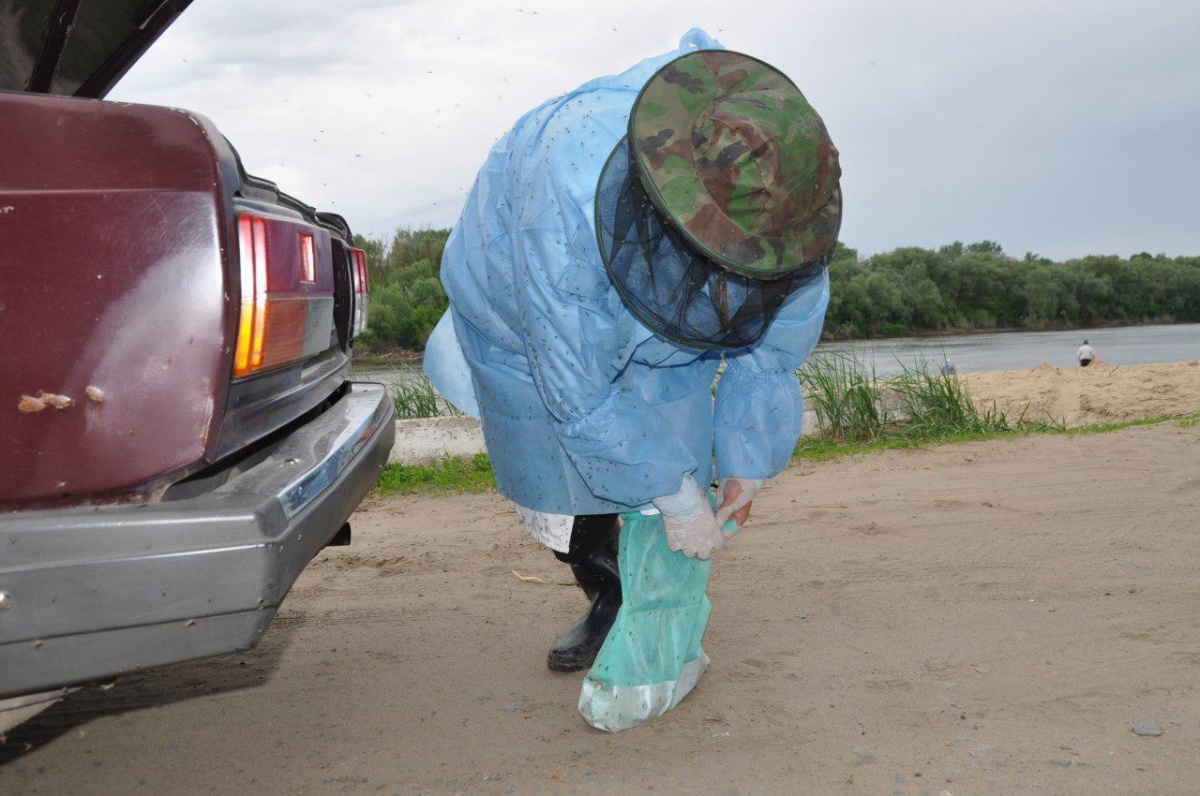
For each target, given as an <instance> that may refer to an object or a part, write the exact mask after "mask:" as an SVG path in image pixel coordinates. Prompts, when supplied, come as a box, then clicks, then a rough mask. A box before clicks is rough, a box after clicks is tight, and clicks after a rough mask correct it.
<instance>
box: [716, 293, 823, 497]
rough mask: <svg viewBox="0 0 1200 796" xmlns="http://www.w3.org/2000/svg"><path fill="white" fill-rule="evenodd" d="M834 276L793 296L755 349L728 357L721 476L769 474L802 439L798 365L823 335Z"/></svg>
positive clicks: (722, 388)
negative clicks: (830, 284)
mask: <svg viewBox="0 0 1200 796" xmlns="http://www.w3.org/2000/svg"><path fill="white" fill-rule="evenodd" d="M828 303H829V274H828V272H825V273H823V274H822V275H821V277H820V278H819V279H816V280H814V281H813V282H811V283H809V284H808V285H806V286H805V287H804V288H802V289H801V290H799V291H797V292H796V293H795V294H793V295H792V296H790V297H789V298H788V300H787V301H786V302H784V305H783V306H782V307H780V309H779V314H778V315H777V316H776V317H775V320H774V321H773V322H772V323H771V326H770V327H769V328H768V329H767V332H766V334H764V335H763V336H762V338H761V339H760V340H759V341H758V342H757V343H755V344H754V345H753V346H752V347H750V348H747V349H742V350H740V351H736V352H732V353H730V354H728V355H726V358H725V361H726V367H725V372H724V373H723V374H722V376H721V380H720V382H719V383H718V385H717V396H716V414H715V417H714V424H713V437H714V445H715V449H716V465H717V466H716V475H717V478H726V477H739V478H770V477H771V476H773V475H776V474H777V473H779V472H781V471H782V470H783V469H784V468H786V467H787V465H788V461H789V460H790V459H791V456H792V451H793V450H794V449H795V447H796V442H797V440H799V439H800V430H801V419H802V416H803V408H804V403H803V397H802V395H801V392H800V380H799V379H798V378H797V376H796V373H795V371H796V369H797V368H799V367H800V366H801V365H802V364H804V360H805V359H807V358H808V355H809V354H811V353H812V351H813V349H814V348H815V347H816V345H817V341H818V340H819V339H820V337H821V324H822V323H823V322H824V319H825V306H826V305H827V304H828Z"/></svg>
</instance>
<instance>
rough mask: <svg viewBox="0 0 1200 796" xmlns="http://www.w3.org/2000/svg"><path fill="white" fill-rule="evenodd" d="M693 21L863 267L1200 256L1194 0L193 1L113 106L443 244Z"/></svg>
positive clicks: (1199, 88)
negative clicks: (807, 123)
mask: <svg viewBox="0 0 1200 796" xmlns="http://www.w3.org/2000/svg"><path fill="white" fill-rule="evenodd" d="M691 27H701V28H704V29H705V30H707V31H708V32H709V33H710V34H711V35H713V36H715V37H716V38H718V39H720V40H721V42H722V43H723V44H724V45H725V46H726V47H728V48H730V49H734V50H740V51H742V52H746V53H749V54H751V55H754V56H756V57H758V58H761V59H763V60H765V61H767V62H768V63H771V64H773V65H774V66H776V67H778V68H779V69H780V70H782V71H783V72H785V73H787V74H788V75H789V76H790V77H791V78H792V79H793V80H794V81H795V82H796V83H797V85H799V86H800V89H801V90H802V91H803V92H804V93H805V95H806V96H807V97H808V98H809V100H810V102H812V104H813V105H814V107H816V108H817V110H818V112H820V113H821V115H822V116H823V117H824V119H825V123H826V125H827V127H828V128H829V131H830V134H831V136H832V137H833V140H834V142H835V143H836V144H837V146H838V148H839V150H840V151H841V155H842V168H843V172H844V175H843V180H842V185H843V191H844V194H845V221H844V223H843V226H842V240H843V241H844V242H845V243H846V244H848V245H850V246H853V247H855V248H857V249H859V251H860V252H861V253H863V254H871V253H875V252H879V251H888V250H891V249H894V248H896V247H899V246H913V245H915V246H926V247H936V246H939V245H942V244H945V243H949V242H952V241H955V240H961V241H964V242H972V241H977V240H984V239H987V240H994V241H997V242H999V243H1001V244H1002V245H1003V246H1004V248H1005V250H1006V251H1007V252H1009V253H1010V254H1012V255H1014V256H1018V257H1019V256H1021V255H1023V254H1024V253H1025V252H1026V251H1033V252H1036V253H1038V254H1041V255H1044V256H1047V257H1051V258H1054V259H1056V260H1063V259H1069V258H1071V257H1077V256H1082V255H1085V254H1096V253H1113V254H1119V255H1122V256H1128V255H1130V254H1132V253H1135V252H1139V251H1143V250H1148V251H1150V252H1165V253H1166V254H1169V255H1180V254H1188V255H1200V2H1198V1H1197V0H1139V2H1133V1H1132V0H1004V2H996V0H988V1H987V2H977V1H976V0H919V1H916V2H907V3H900V2H890V1H887V0H837V1H836V2H835V1H834V0H828V1H827V2H815V1H814V2H783V1H782V0H778V1H777V0H759V2H740V1H739V2H736V3H735V2H732V1H731V0H730V1H729V2H716V1H715V0H688V1H687V2H674V1H673V0H672V1H670V2H647V0H639V1H638V2H633V1H632V0H603V1H602V2H586V3H584V2H576V1H575V0H557V2H552V1H551V0H516V2H511V3H509V2H485V1H484V0H437V2H432V1H431V0H338V2H329V0H321V1H320V2H318V1H317V0H194V2H193V4H192V6H191V7H190V8H189V9H188V10H187V11H185V12H184V14H183V16H182V17H181V18H180V19H179V21H177V22H176V23H175V25H174V26H173V27H172V28H171V29H169V30H168V31H167V32H166V33H165V34H164V35H163V37H162V38H161V39H160V40H159V42H158V43H157V44H156V45H155V46H154V47H153V48H152V49H151V50H150V52H149V53H147V55H146V56H145V57H144V58H143V59H142V61H141V62H140V63H139V64H138V65H137V66H135V67H134V69H133V70H132V71H131V72H130V73H129V74H128V75H127V76H126V77H125V79H124V80H123V81H122V82H121V83H120V84H119V85H118V87H117V88H116V90H114V91H113V93H112V94H111V95H110V99H120V100H125V101H131V102H147V103H154V104H160V105H171V106H176V107H182V108H187V109H189V110H193V111H196V112H199V113H202V114H204V115H206V116H208V117H210V118H211V119H212V120H213V121H214V122H216V124H217V126H218V128H219V129H220V130H221V131H222V132H223V133H224V134H225V135H226V136H227V137H228V138H229V139H230V140H231V141H232V142H233V144H234V146H235V147H237V149H238V151H239V152H240V153H241V155H242V158H243V161H244V162H245V164H246V167H247V169H248V170H250V171H251V172H252V173H254V174H257V175H258V176H261V177H265V178H267V179H271V180H274V181H275V182H276V183H278V184H279V186H280V187H281V188H282V189H283V190H285V191H287V192H288V193H291V194H293V195H295V196H297V197H298V198H300V199H302V200H303V201H305V202H308V203H309V204H313V205H316V206H317V207H318V208H320V209H327V210H333V211H336V212H339V213H341V214H342V215H344V216H346V218H347V219H348V220H349V222H350V225H351V227H352V228H353V229H354V230H355V231H356V232H360V233H363V234H368V235H372V236H375V237H385V236H386V237H390V235H391V233H392V231H393V230H394V229H395V228H396V227H397V226H401V225H407V226H413V227H419V226H434V227H449V226H452V225H453V224H454V222H455V220H456V219H457V217H458V212H459V209H460V206H461V204H462V201H463V199H464V198H465V196H466V191H467V190H468V189H469V188H470V186H471V184H472V182H473V180H474V177H475V172H476V171H477V169H478V168H479V166H480V165H481V163H482V162H483V159H484V157H485V156H486V154H487V150H488V148H489V147H490V146H491V144H492V143H493V142H494V141H495V140H496V139H497V138H498V137H499V136H500V135H501V134H502V133H504V132H505V131H506V130H507V129H508V128H509V127H510V126H511V125H512V123H513V122H514V121H515V120H516V119H517V117H519V116H520V115H521V114H522V113H523V112H525V111H526V110H528V109H529V108H530V107H532V106H534V105H535V104H537V103H539V102H540V101H542V100H543V99H546V98H547V97H550V96H553V95H555V94H559V93H562V92H564V91H567V90H569V89H571V88H574V87H575V86H576V85H578V84H580V83H582V82H584V81H586V80H589V79H591V78H593V77H596V76H598V75H603V74H611V73H614V72H619V71H622V70H624V69H625V68H627V67H628V66H630V65H632V64H634V63H636V62H637V61H638V60H640V59H641V58H643V57H646V56H649V55H653V54H657V53H661V52H664V51H666V50H669V49H672V48H673V47H674V46H675V45H676V44H677V43H678V40H679V37H680V36H681V35H682V34H683V33H684V32H686V31H687V30H688V29H689V28H691Z"/></svg>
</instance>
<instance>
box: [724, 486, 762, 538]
mask: <svg viewBox="0 0 1200 796" xmlns="http://www.w3.org/2000/svg"><path fill="white" fill-rule="evenodd" d="M762 485H763V482H762V479H761V478H722V479H721V480H720V482H718V484H717V525H718V526H720V527H722V528H724V527H725V523H726V521H728V520H733V521H734V522H736V523H737V526H738V527H739V528H741V527H742V526H743V525H745V524H746V520H748V519H749V518H750V504H751V502H752V501H753V500H754V496H755V495H757V494H758V491H759V490H760V489H762Z"/></svg>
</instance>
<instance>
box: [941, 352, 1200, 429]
mask: <svg viewBox="0 0 1200 796" xmlns="http://www.w3.org/2000/svg"><path fill="white" fill-rule="evenodd" d="M963 381H964V383H965V384H966V385H967V390H968V392H969V393H970V395H971V397H972V399H973V400H974V402H975V403H976V405H977V406H978V407H979V408H980V409H993V408H994V409H997V410H999V411H1001V412H1004V413H1005V414H1006V415H1008V418H1009V420H1016V419H1017V418H1019V417H1022V416H1023V417H1025V418H1026V419H1027V420H1037V421H1044V420H1051V421H1056V422H1062V421H1065V422H1066V424H1067V425H1068V426H1072V427H1074V426H1088V425H1096V424H1099V423H1114V422H1120V421H1125V420H1141V419H1143V418H1148V417H1165V416H1168V415H1177V414H1185V413H1188V412H1195V411H1198V410H1200V397H1198V396H1197V394H1196V393H1197V390H1198V389H1200V362H1171V363H1166V364H1160V365H1126V366H1121V365H1109V364H1108V363H1106V362H1101V361H1099V360H1096V361H1095V362H1093V363H1092V364H1091V365H1089V366H1088V367H1086V368H1079V367H1075V368H1056V367H1054V366H1053V365H1049V364H1046V363H1042V364H1041V365H1039V366H1037V367H1036V368H1033V369H1031V370H1028V371H1024V372H1022V371H993V372H987V373H965V374H963Z"/></svg>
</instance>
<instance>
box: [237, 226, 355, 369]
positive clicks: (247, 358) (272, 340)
mask: <svg viewBox="0 0 1200 796" xmlns="http://www.w3.org/2000/svg"><path fill="white" fill-rule="evenodd" d="M330 250H331V247H330V243H329V238H328V234H327V233H325V232H324V231H322V230H319V229H318V228H315V227H311V226H309V225H307V224H303V223H299V222H294V221H290V220H285V219H278V218H264V217H261V216H255V215H240V216H238V258H239V265H240V273H241V282H242V289H241V298H242V301H241V307H240V311H239V314H238V332H237V347H236V349H235V354H234V362H233V375H234V377H235V378H241V377H243V376H249V375H251V374H254V373H257V372H259V371H263V370H269V369H271V368H276V367H279V366H280V365H286V364H288V363H289V362H295V361H296V360H299V359H303V358H305V357H309V356H313V355H315V354H318V353H320V352H321V351H324V350H325V349H326V348H327V347H328V346H329V344H330V333H331V330H332V328H333V271H332V268H331V266H330V265H329V263H328V262H327V261H328V259H329V257H330Z"/></svg>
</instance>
